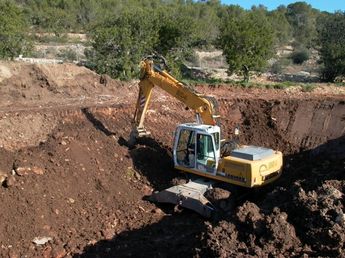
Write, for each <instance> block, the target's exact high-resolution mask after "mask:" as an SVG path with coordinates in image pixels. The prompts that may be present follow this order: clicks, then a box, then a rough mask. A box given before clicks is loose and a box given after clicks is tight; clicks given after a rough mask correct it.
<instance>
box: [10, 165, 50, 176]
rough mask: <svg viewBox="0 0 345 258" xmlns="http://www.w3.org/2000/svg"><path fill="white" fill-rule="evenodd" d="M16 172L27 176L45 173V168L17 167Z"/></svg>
mask: <svg viewBox="0 0 345 258" xmlns="http://www.w3.org/2000/svg"><path fill="white" fill-rule="evenodd" d="M15 172H16V173H17V175H18V176H25V175H29V174H36V175H43V174H44V169H43V168H40V167H36V166H33V167H17V168H15Z"/></svg>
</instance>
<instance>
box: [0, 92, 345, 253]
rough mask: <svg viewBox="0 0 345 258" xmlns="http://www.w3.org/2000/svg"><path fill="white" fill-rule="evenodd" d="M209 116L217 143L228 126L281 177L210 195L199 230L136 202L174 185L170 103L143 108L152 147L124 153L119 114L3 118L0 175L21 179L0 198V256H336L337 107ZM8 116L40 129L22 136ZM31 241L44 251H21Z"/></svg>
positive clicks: (297, 104)
mask: <svg viewBox="0 0 345 258" xmlns="http://www.w3.org/2000/svg"><path fill="white" fill-rule="evenodd" d="M220 107H221V108H220V112H221V115H222V117H223V121H222V130H223V132H224V134H225V136H226V137H227V138H231V136H232V132H233V128H234V126H236V125H240V126H241V141H242V142H243V143H251V144H257V145H262V146H267V147H271V148H274V149H279V150H281V151H283V152H284V155H285V168H284V173H283V176H282V177H281V178H280V179H279V180H278V181H277V182H275V183H274V184H272V185H270V186H268V187H265V188H262V189H256V190H248V191H247V190H243V189H236V188H234V189H231V190H232V191H233V190H235V191H237V190H238V191H239V192H240V193H241V194H243V196H241V198H239V199H237V200H236V201H235V202H234V201H233V200H230V199H231V196H232V195H233V193H232V194H230V197H227V196H228V195H226V194H225V196H226V197H225V198H224V194H222V192H221V191H227V190H229V189H227V188H226V187H225V189H226V190H219V189H221V188H216V190H215V191H216V192H217V191H218V196H216V197H215V202H217V201H219V202H220V204H221V205H220V206H221V207H222V208H223V210H222V212H220V213H221V215H220V216H219V217H218V218H217V219H215V220H214V221H210V222H207V221H204V219H203V218H201V217H199V216H198V215H196V214H194V213H192V212H190V211H174V210H173V207H170V206H164V205H163V206H159V207H157V206H156V205H154V204H151V203H149V202H147V201H145V200H144V198H143V197H144V196H145V195H149V194H150V193H151V191H153V190H161V189H164V188H165V187H168V186H170V185H171V184H172V182H173V181H174V179H175V178H178V177H179V174H178V173H177V172H176V171H174V169H173V164H172V161H171V153H170V146H171V143H172V134H173V129H174V128H175V125H176V124H178V123H181V122H185V121H190V120H191V119H193V114H192V113H191V112H189V111H185V110H184V108H183V107H182V106H181V105H180V104H179V103H176V102H174V101H172V102H170V99H169V98H167V99H166V100H165V101H164V100H163V101H162V100H161V101H159V102H154V103H153V105H152V109H151V111H150V112H149V113H148V117H147V127H148V129H149V131H151V133H152V137H150V138H147V139H144V140H143V141H141V142H140V144H139V145H138V146H137V147H136V148H135V149H132V150H128V148H127V147H126V145H125V144H124V143H125V139H126V138H127V137H128V133H129V132H130V129H131V126H130V119H129V117H131V115H132V113H133V105H130V104H119V105H114V106H110V107H102V106H101V107H97V106H95V107H89V108H72V109H63V110H60V109H59V110H45V111H43V112H40V111H35V112H31V111H25V112H20V113H18V112H15V113H11V112H7V113H6V115H3V116H2V118H1V120H0V124H3V123H4V122H5V121H6V122H8V123H11V126H13V127H14V128H16V130H11V132H7V133H8V134H12V136H9V135H8V136H7V138H2V141H1V144H2V146H3V147H4V148H2V149H1V159H2V162H1V167H0V168H1V171H3V172H4V173H7V174H8V173H11V170H12V169H18V168H23V169H22V175H21V176H19V175H15V176H11V178H12V179H13V181H14V182H10V184H12V185H10V186H9V187H8V188H5V187H4V188H2V189H1V190H0V191H1V202H2V205H3V207H4V208H3V209H2V211H1V220H2V223H1V225H0V227H1V231H2V232H3V234H2V237H1V239H0V241H1V243H2V245H3V248H2V249H1V251H0V253H1V256H6V255H8V254H10V255H12V256H13V255H16V254H17V255H28V256H42V255H45V256H46V257H50V256H56V257H58V255H59V254H68V255H72V256H80V255H81V256H83V257H95V256H96V255H99V257H113V256H114V255H115V256H119V257H123V256H147V257H148V256H176V255H188V256H192V255H194V256H204V257H209V256H224V257H225V256H229V255H236V254H240V253H241V254H243V255H247V254H249V255H259V256H262V255H268V254H274V255H278V254H283V255H302V254H308V255H311V256H314V255H341V254H343V249H342V244H343V242H344V241H345V239H344V231H343V227H342V226H343V224H341V223H343V221H341V219H342V218H343V217H341V216H343V215H342V214H343V213H342V212H343V204H344V199H343V196H342V193H343V191H344V175H343V172H344V156H345V149H344V146H345V145H344V144H345V137H344V129H345V104H344V101H342V100H337V99H333V100H332V99H327V100H321V99H306V100H300V99H285V100H275V99H272V100H267V99H261V100H257V99H248V98H224V97H222V98H220ZM20 116H23V117H26V118H28V120H30V119H32V120H33V121H36V120H35V119H37V118H42V122H41V124H40V123H32V124H30V123H27V124H26V126H23V124H20V123H19V122H17V121H21V119H18V117H20ZM16 118H17V120H16ZM32 125H36V126H39V127H40V128H42V125H45V126H44V127H43V133H42V131H40V133H39V134H31V135H30V134H29V135H28V134H25V130H27V126H30V127H32ZM21 127H23V128H21ZM18 130H22V131H18ZM45 130H47V131H46V134H44V131H45ZM30 131H31V132H32V131H35V128H31V130H30ZM37 131H38V132H39V130H38V128H37ZM20 133H23V135H25V137H27V138H26V139H27V141H26V144H27V145H31V146H30V147H23V146H22V144H23V143H22V142H20V144H18V143H17V139H15V135H13V134H20ZM30 137H31V138H30ZM29 168H31V170H29ZM35 168H37V169H35ZM6 183H7V182H4V184H6ZM231 190H230V191H231ZM219 192H220V193H219ZM216 195H217V193H216ZM218 204H219V203H218ZM330 232H332V233H330ZM42 236H49V237H52V239H53V240H52V241H51V242H48V243H46V244H45V245H43V246H37V245H35V244H33V243H32V240H33V239H34V238H35V237H42ZM325 239H326V240H325Z"/></svg>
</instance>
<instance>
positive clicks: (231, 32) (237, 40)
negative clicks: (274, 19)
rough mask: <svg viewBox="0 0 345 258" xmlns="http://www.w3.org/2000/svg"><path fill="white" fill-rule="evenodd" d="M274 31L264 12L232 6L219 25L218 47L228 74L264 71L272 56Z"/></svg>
mask: <svg viewBox="0 0 345 258" xmlns="http://www.w3.org/2000/svg"><path fill="white" fill-rule="evenodd" d="M273 43H274V32H273V29H272V26H271V24H270V23H269V21H268V19H267V17H266V16H265V15H264V14H263V13H262V12H261V11H252V12H246V11H244V10H243V9H241V8H239V7H230V8H229V10H228V12H227V15H226V17H225V18H224V20H223V21H222V23H221V25H220V36H219V41H218V46H219V47H220V48H221V49H222V50H223V53H224V55H225V57H226V61H227V63H228V64H229V68H228V71H229V73H234V72H243V73H244V75H245V76H246V75H247V76H248V73H249V70H262V69H263V68H264V67H265V66H266V62H267V60H268V59H269V58H270V57H271V56H272V55H273V52H272V50H273Z"/></svg>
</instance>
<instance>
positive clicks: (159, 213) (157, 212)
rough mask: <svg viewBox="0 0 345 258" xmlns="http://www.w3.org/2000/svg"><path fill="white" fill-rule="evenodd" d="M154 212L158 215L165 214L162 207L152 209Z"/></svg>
mask: <svg viewBox="0 0 345 258" xmlns="http://www.w3.org/2000/svg"><path fill="white" fill-rule="evenodd" d="M152 213H154V214H158V215H161V214H164V212H163V211H162V210H161V209H160V208H155V209H153V210H152Z"/></svg>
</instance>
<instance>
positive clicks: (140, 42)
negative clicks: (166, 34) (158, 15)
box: [88, 9, 158, 79]
mask: <svg viewBox="0 0 345 258" xmlns="http://www.w3.org/2000/svg"><path fill="white" fill-rule="evenodd" d="M156 24H157V22H156V20H155V16H154V15H152V14H151V13H150V12H148V11H144V10H140V9H136V10H131V11H125V12H124V13H123V14H122V15H121V16H120V17H117V18H116V17H115V18H112V17H110V18H109V19H107V20H105V21H104V22H102V23H100V24H98V25H97V26H96V27H95V28H92V30H91V36H92V39H93V44H92V45H93V48H94V51H92V52H91V53H88V58H89V59H90V61H91V62H92V63H93V65H94V66H95V68H96V71H97V72H98V73H107V74H109V75H110V76H113V77H116V78H120V79H130V78H133V77H136V76H138V73H139V67H138V64H139V61H140V60H141V58H142V57H144V56H145V55H147V54H150V53H152V50H153V48H154V46H155V45H156V43H157V40H158V34H157V31H158V29H157V28H156V27H155V26H156Z"/></svg>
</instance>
